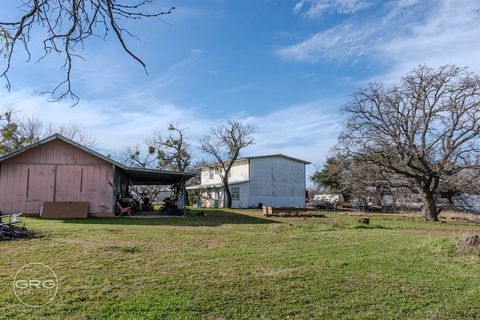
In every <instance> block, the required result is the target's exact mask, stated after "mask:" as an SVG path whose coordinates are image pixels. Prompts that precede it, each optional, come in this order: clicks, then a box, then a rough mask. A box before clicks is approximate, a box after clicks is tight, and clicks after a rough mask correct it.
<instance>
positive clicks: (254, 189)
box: [187, 154, 310, 208]
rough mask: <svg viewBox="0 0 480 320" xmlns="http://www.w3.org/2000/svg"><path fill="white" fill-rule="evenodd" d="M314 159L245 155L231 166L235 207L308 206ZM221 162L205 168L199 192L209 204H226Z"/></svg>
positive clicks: (190, 188)
mask: <svg viewBox="0 0 480 320" xmlns="http://www.w3.org/2000/svg"><path fill="white" fill-rule="evenodd" d="M308 164H310V162H308V161H305V160H300V159H296V158H293V157H289V156H285V155H282V154H274V155H265V156H255V157H246V158H241V159H238V160H237V161H235V163H234V164H233V166H232V169H231V170H230V175H229V185H230V191H231V193H232V207H234V208H249V207H257V206H258V204H263V205H266V206H272V207H303V206H305V189H306V173H305V166H306V165H308ZM220 170H221V167H219V166H215V165H212V166H207V167H202V168H201V179H200V181H201V182H200V185H196V186H191V187H188V188H187V189H188V190H189V191H191V192H192V193H193V192H195V191H196V192H195V193H196V195H197V196H198V197H199V202H201V204H203V205H204V206H206V207H217V208H218V207H222V206H223V197H224V192H223V185H222V181H221V178H220Z"/></svg>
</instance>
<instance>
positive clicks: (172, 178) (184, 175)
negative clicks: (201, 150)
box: [119, 167, 195, 185]
mask: <svg viewBox="0 0 480 320" xmlns="http://www.w3.org/2000/svg"><path fill="white" fill-rule="evenodd" d="M119 169H120V171H121V172H123V174H125V176H127V178H128V180H130V183H131V184H133V185H170V184H174V183H177V182H180V181H181V180H182V179H183V180H188V179H190V178H192V177H193V176H195V173H193V172H178V171H167V170H158V169H143V168H132V167H119Z"/></svg>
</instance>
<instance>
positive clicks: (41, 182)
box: [0, 134, 195, 216]
mask: <svg viewBox="0 0 480 320" xmlns="http://www.w3.org/2000/svg"><path fill="white" fill-rule="evenodd" d="M194 175H195V174H194V173H190V172H176V171H167V170H157V169H142V168H133V167H127V166H125V165H123V164H121V163H119V162H117V161H115V160H113V159H111V158H109V157H106V156H104V155H102V154H100V153H98V152H96V151H94V150H91V149H89V148H87V147H85V146H82V145H80V144H78V143H76V142H74V141H72V140H70V139H67V138H65V137H63V136H61V135H59V134H54V135H52V136H50V137H48V138H45V139H43V140H40V141H38V142H36V143H34V144H31V145H29V146H26V147H24V148H22V149H19V150H17V151H15V152H12V153H10V154H7V155H4V156H3V157H0V211H2V212H3V213H18V212H22V213H25V214H31V215H39V214H40V212H41V209H42V207H43V206H44V203H47V202H48V203H51V202H65V203H67V202H78V203H88V214H89V216H114V215H115V213H116V212H117V200H118V199H119V198H121V197H123V196H125V195H126V193H127V192H128V189H129V186H130V185H172V184H175V183H185V181H186V180H188V179H190V178H191V177H193V176H194ZM180 198H182V197H180ZM65 215H66V216H68V213H65Z"/></svg>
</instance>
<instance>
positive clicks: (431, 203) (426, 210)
mask: <svg viewBox="0 0 480 320" xmlns="http://www.w3.org/2000/svg"><path fill="white" fill-rule="evenodd" d="M420 195H421V197H422V203H423V215H424V217H425V220H427V221H433V222H438V213H439V211H438V209H437V205H436V203H435V196H434V193H433V191H431V190H428V189H422V190H421V191H420Z"/></svg>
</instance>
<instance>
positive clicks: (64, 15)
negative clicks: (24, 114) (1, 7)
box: [0, 0, 175, 104]
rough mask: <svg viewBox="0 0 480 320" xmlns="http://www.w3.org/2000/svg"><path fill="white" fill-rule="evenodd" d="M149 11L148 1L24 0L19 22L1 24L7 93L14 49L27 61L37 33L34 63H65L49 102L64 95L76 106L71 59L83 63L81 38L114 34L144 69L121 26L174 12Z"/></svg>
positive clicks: (0, 72)
mask: <svg viewBox="0 0 480 320" xmlns="http://www.w3.org/2000/svg"><path fill="white" fill-rule="evenodd" d="M152 7H153V4H152V0H137V1H128V0H23V1H21V4H20V7H19V17H18V19H15V20H13V21H3V22H2V21H0V56H2V57H3V59H4V62H5V63H4V64H5V65H4V66H3V67H2V68H1V69H0V77H3V78H4V79H5V81H6V86H7V88H8V89H10V86H11V85H10V81H9V78H8V74H9V72H10V69H11V65H12V58H13V56H14V53H15V51H16V48H17V47H18V46H21V47H23V49H24V50H25V51H26V53H27V55H28V60H30V59H31V53H30V44H31V42H32V41H34V40H35V39H37V38H38V37H37V36H38V35H42V36H43V38H41V46H42V47H43V54H42V56H41V57H40V58H39V60H42V59H43V58H45V57H46V56H49V55H50V54H52V53H53V54H56V55H60V56H61V57H63V58H64V60H65V61H64V64H63V66H62V69H63V70H64V71H65V79H64V80H63V81H62V82H60V83H59V84H58V85H57V86H56V87H55V88H54V89H53V90H52V91H51V92H50V94H51V98H52V100H54V101H60V100H62V99H64V98H66V97H69V98H72V99H73V100H74V103H75V104H76V103H78V99H79V98H78V96H77V95H76V94H75V93H74V91H73V90H72V81H71V72H72V67H73V61H74V59H75V58H80V59H83V58H82V56H81V55H80V54H79V51H80V50H81V49H83V47H84V44H85V42H86V40H88V39H90V38H92V37H102V38H106V37H107V35H108V33H109V32H112V31H113V34H114V36H115V38H116V39H117V40H118V42H119V44H120V46H121V47H122V49H123V50H124V51H125V52H126V53H127V54H128V55H129V56H130V57H131V58H132V59H133V60H135V61H136V62H138V63H139V64H140V65H142V66H143V67H144V68H145V67H146V65H145V63H144V61H143V60H142V59H141V58H140V57H139V56H137V55H136V54H135V53H133V52H132V51H131V49H130V48H129V46H128V45H127V43H126V39H125V36H126V35H127V36H131V37H134V38H136V37H135V36H134V35H133V34H132V33H131V32H130V31H129V30H128V29H127V28H125V27H124V26H122V25H121V22H123V23H124V24H126V23H125V21H126V20H142V19H145V18H158V17H160V16H162V15H166V14H170V13H172V11H173V9H175V8H174V7H172V8H170V10H168V11H154V10H153V9H152Z"/></svg>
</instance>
